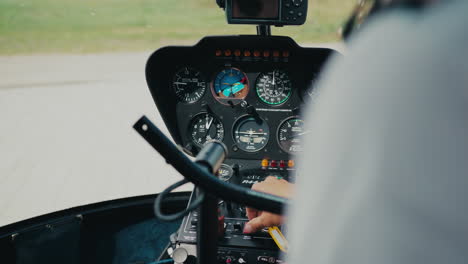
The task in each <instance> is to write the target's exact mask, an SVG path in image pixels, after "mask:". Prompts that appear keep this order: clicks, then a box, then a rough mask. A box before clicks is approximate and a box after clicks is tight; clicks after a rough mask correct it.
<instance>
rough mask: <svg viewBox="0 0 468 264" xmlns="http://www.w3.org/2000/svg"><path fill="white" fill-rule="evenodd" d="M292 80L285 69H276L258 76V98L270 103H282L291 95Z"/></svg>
mask: <svg viewBox="0 0 468 264" xmlns="http://www.w3.org/2000/svg"><path fill="white" fill-rule="evenodd" d="M291 86H292V85H291V81H290V80H289V77H288V75H287V74H286V73H285V72H284V71H280V70H276V71H272V72H268V73H262V74H260V76H258V79H257V84H256V85H255V90H256V91H257V95H258V98H260V100H262V101H263V102H264V103H267V104H269V105H280V104H282V103H284V102H286V101H287V100H288V99H289V97H291V90H292V88H291Z"/></svg>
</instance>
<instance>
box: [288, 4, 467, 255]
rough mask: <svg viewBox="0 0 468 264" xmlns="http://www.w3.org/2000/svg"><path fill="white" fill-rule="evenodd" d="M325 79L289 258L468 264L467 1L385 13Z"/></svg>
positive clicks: (311, 114) (293, 217) (312, 120)
mask: <svg viewBox="0 0 468 264" xmlns="http://www.w3.org/2000/svg"><path fill="white" fill-rule="evenodd" d="M317 88H318V89H319V90H318V91H319V93H318V96H317V97H316V98H315V99H314V100H313V102H312V105H311V106H310V107H309V109H308V118H307V121H306V122H307V124H308V125H309V128H308V129H310V130H311V131H312V133H310V134H309V136H308V138H306V139H305V140H306V148H305V149H306V150H307V151H306V152H305V153H304V154H303V156H302V157H301V162H300V171H301V172H302V173H301V175H299V176H298V177H297V182H296V183H297V184H296V188H297V189H296V196H295V197H294V199H295V203H294V206H293V208H291V210H290V211H289V218H288V219H289V235H288V237H289V240H290V253H289V254H288V258H287V262H288V263H290V264H299V263H300V264H303V263H312V264H344V263H346V264H351V263H352V264H377V263H378V264H432V263H440V264H447V263H468V1H458V2H454V3H452V4H447V5H445V6H439V7H437V8H434V9H430V10H427V11H425V12H424V13H423V14H415V13H411V12H409V11H408V12H405V11H397V12H392V13H391V14H387V15H385V16H383V17H379V18H377V19H376V20H375V21H373V22H372V23H370V24H369V25H368V27H366V28H365V29H364V30H363V31H362V32H361V33H360V34H359V35H358V37H356V38H355V40H354V41H352V44H351V45H350V48H349V50H348V53H347V55H346V57H345V58H343V59H338V58H336V59H334V60H333V61H332V62H331V64H330V67H329V70H328V71H327V73H326V74H325V75H324V78H323V79H322V80H321V81H320V83H319V86H318V87H317Z"/></svg>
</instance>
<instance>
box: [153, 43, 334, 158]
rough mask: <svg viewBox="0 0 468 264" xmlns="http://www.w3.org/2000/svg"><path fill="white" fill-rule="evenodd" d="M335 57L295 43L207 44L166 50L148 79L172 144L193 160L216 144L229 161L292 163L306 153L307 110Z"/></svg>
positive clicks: (155, 60) (156, 55)
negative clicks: (304, 116)
mask: <svg viewBox="0 0 468 264" xmlns="http://www.w3.org/2000/svg"><path fill="white" fill-rule="evenodd" d="M333 53H334V51H333V50H330V49H323V48H302V47H299V46H298V45H297V44H296V43H295V42H294V41H293V40H292V39H291V38H289V37H276V36H271V37H265V36H222V37H206V38H204V39H202V40H201V41H200V42H199V43H198V44H197V45H195V46H193V47H165V48H162V49H159V50H158V51H156V52H155V53H154V54H153V55H152V56H151V57H150V59H149V61H148V64H147V68H146V78H147V82H148V86H149V88H150V91H151V93H152V96H153V99H154V100H155V102H156V105H157V107H158V109H159V111H160V113H161V116H162V117H163V119H164V121H165V123H166V125H167V127H168V129H169V131H170V133H171V135H172V137H173V139H174V140H175V142H176V143H177V144H178V145H180V146H181V147H182V149H183V150H184V151H185V152H186V153H188V154H190V155H192V156H195V155H196V154H197V153H198V151H199V150H200V149H201V148H202V147H203V145H204V144H205V143H206V142H208V141H210V140H220V141H222V142H224V143H225V144H226V146H227V147H228V149H229V154H228V157H227V158H228V159H250V160H263V159H269V160H271V159H274V160H289V159H290V157H291V156H292V155H297V154H299V153H301V152H302V151H303V144H302V136H303V135H305V134H309V133H313V132H312V131H305V129H304V121H303V119H302V117H301V109H302V107H303V105H304V104H305V103H306V102H308V101H310V100H309V98H310V96H311V94H312V90H313V89H314V87H313V85H312V84H313V83H314V82H315V81H316V79H317V77H318V76H319V73H320V70H321V69H322V67H323V65H324V63H325V62H326V60H327V59H328V57H329V56H330V55H331V54H333Z"/></svg>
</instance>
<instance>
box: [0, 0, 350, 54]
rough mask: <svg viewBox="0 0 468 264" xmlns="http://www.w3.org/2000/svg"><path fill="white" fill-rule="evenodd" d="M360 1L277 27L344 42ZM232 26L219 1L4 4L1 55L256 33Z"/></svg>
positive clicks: (326, 0)
mask: <svg viewBox="0 0 468 264" xmlns="http://www.w3.org/2000/svg"><path fill="white" fill-rule="evenodd" d="M355 3H356V0H314V1H310V8H309V14H308V22H306V25H304V26H300V27H284V28H273V30H272V31H273V34H276V35H289V36H292V37H293V38H295V39H296V40H297V41H298V42H308V43H318V42H327V41H337V40H339V35H338V33H337V32H338V29H339V28H340V26H341V25H342V23H343V21H344V20H345V19H346V18H347V16H348V15H349V13H350V11H351V9H352V7H353V6H354V4H355ZM253 33H255V27H254V26H240V25H227V24H226V19H225V15H224V12H222V10H221V9H219V8H217V6H216V5H215V0H0V54H3V55H5V54H31V53H57V52H60V53H62V52H64V53H89V52H103V51H104V52H112V51H138V50H148V49H154V48H156V47H159V46H161V45H164V44H178V43H182V44H189V43H195V42H196V41H197V40H198V39H200V38H202V37H203V36H205V35H223V34H224V35H225V34H253Z"/></svg>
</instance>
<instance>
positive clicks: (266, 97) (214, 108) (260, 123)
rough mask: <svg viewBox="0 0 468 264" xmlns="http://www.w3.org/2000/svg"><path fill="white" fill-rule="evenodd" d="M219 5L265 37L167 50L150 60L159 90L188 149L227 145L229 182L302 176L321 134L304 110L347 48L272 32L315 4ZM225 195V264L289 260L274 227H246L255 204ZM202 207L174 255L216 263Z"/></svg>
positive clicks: (220, 239)
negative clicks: (204, 253) (308, 149)
mask: <svg viewBox="0 0 468 264" xmlns="http://www.w3.org/2000/svg"><path fill="white" fill-rule="evenodd" d="M217 2H218V5H220V7H221V8H224V9H225V11H226V17H227V22H228V23H232V24H253V25H257V35H238V36H210V37H205V38H203V39H202V40H201V41H200V42H199V43H197V44H196V45H195V46H192V47H182V46H170V47H164V48H162V49H159V50H157V51H156V52H154V53H153V54H152V55H151V57H150V58H149V60H148V63H147V66H146V79H147V83H148V87H149V89H150V91H151V94H152V97H153V99H154V101H155V103H156V106H157V108H158V110H159V112H160V113H161V116H162V117H163V119H164V122H165V124H166V126H167V127H168V129H169V132H170V134H171V136H172V138H173V140H174V141H175V143H176V144H177V145H178V147H179V149H181V150H183V152H185V153H186V154H187V155H189V156H192V157H195V156H197V155H204V154H205V153H206V151H204V149H205V148H207V147H206V146H207V145H210V142H212V141H215V142H218V143H220V144H222V145H223V147H224V148H225V155H224V160H223V161H222V163H221V164H218V165H217V166H215V169H216V171H215V174H216V175H217V176H218V178H219V179H220V180H221V181H223V182H225V183H230V184H235V185H239V186H242V187H245V188H250V187H251V186H252V185H253V184H254V183H257V182H261V181H263V180H264V179H265V178H266V177H268V176H274V177H276V178H278V179H285V180H287V181H290V182H294V178H295V177H296V176H297V175H298V174H300V172H297V170H296V161H295V158H296V157H297V155H300V153H301V152H302V151H303V143H302V136H303V135H306V134H309V133H312V131H307V130H306V129H305V127H304V121H303V119H302V117H301V114H302V113H301V110H302V109H303V107H304V105H305V104H307V103H309V102H311V101H312V100H313V97H314V93H315V92H316V91H315V90H314V83H315V82H316V81H317V79H318V78H319V76H320V72H321V70H322V69H323V67H324V65H325V63H326V62H327V60H328V58H329V57H330V56H333V55H335V54H339V53H338V52H337V51H335V50H332V49H327V48H302V47H300V46H298V45H297V44H296V43H295V41H294V40H293V39H291V38H289V37H284V36H272V35H271V29H270V27H271V26H288V25H301V24H303V23H304V22H305V20H306V14H307V7H308V3H307V1H298V0H277V1H265V0H263V1H262V0H259V1H243V0H227V1H217ZM142 122H143V123H142ZM147 122H149V120H147V119H145V120H140V122H139V123H137V125H135V128H137V130H138V128H140V127H142V126H145V127H146V130H145V129H143V130H141V133H142V134H143V135H144V134H145V131H146V133H147V132H148V126H151V125H150V124H147ZM147 140H149V139H147ZM149 141H150V140H149ZM150 144H151V142H150ZM152 145H153V146H155V147H156V148H158V145H159V144H157V143H155V142H153V143H152ZM208 148H209V147H208ZM197 157H198V156H197ZM212 169H213V167H212ZM205 191H206V192H209V191H208V190H205ZM195 196H196V195H192V204H193V203H194V200H196V198H194V197H195ZM205 199H208V198H205ZM212 199H216V198H215V197H212ZM216 200H217V202H216V207H217V212H218V218H217V221H218V223H214V222H212V225H214V226H211V230H210V231H209V232H211V233H217V234H216V235H212V236H211V238H210V239H216V240H217V245H216V248H217V256H216V261H217V263H223V264H224V263H226V264H229V263H240V264H243V263H271V264H273V263H282V261H283V260H282V257H280V254H279V251H280V248H282V250H284V251H286V249H285V248H283V247H282V246H281V245H278V241H277V240H278V239H280V238H275V237H272V235H271V234H270V232H269V231H268V230H267V229H264V230H262V231H260V232H256V233H253V234H244V233H243V229H244V225H245V223H246V222H247V221H248V218H247V216H246V209H245V205H244V204H239V203H234V202H232V201H224V200H222V199H219V200H218V199H216ZM155 206H158V205H157V204H156V205H155ZM211 209H212V210H215V209H214V207H212V208H211ZM156 211H158V210H157V209H156ZM199 214H200V212H198V210H193V211H191V212H188V213H187V215H186V216H185V217H184V219H183V221H182V224H181V226H180V229H179V230H178V232H177V233H175V234H174V236H173V241H172V242H171V246H170V247H169V248H168V252H169V253H168V256H166V257H170V258H172V259H174V261H175V263H192V262H194V261H201V262H198V263H204V261H206V259H205V258H203V257H202V258H203V259H202V260H200V259H197V247H203V246H204V245H200V244H201V243H200V241H204V240H200V239H197V233H200V232H205V231H200V229H199V226H200V225H201V224H200V222H202V221H205V220H203V217H201V216H200V215H199ZM157 216H158V213H157ZM180 216H182V215H180ZM161 217H163V216H160V218H161ZM163 218H164V217H163ZM174 219H175V217H174V218H169V220H174ZM208 228H209V226H208ZM213 228H215V229H213ZM216 230H217V232H215V231H216ZM278 230H280V229H278ZM279 232H281V231H279ZM281 239H284V237H282V238H281ZM202 244H204V243H202ZM207 244H209V243H207ZM213 260H214V259H213V258H212V259H210V262H211V261H213Z"/></svg>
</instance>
